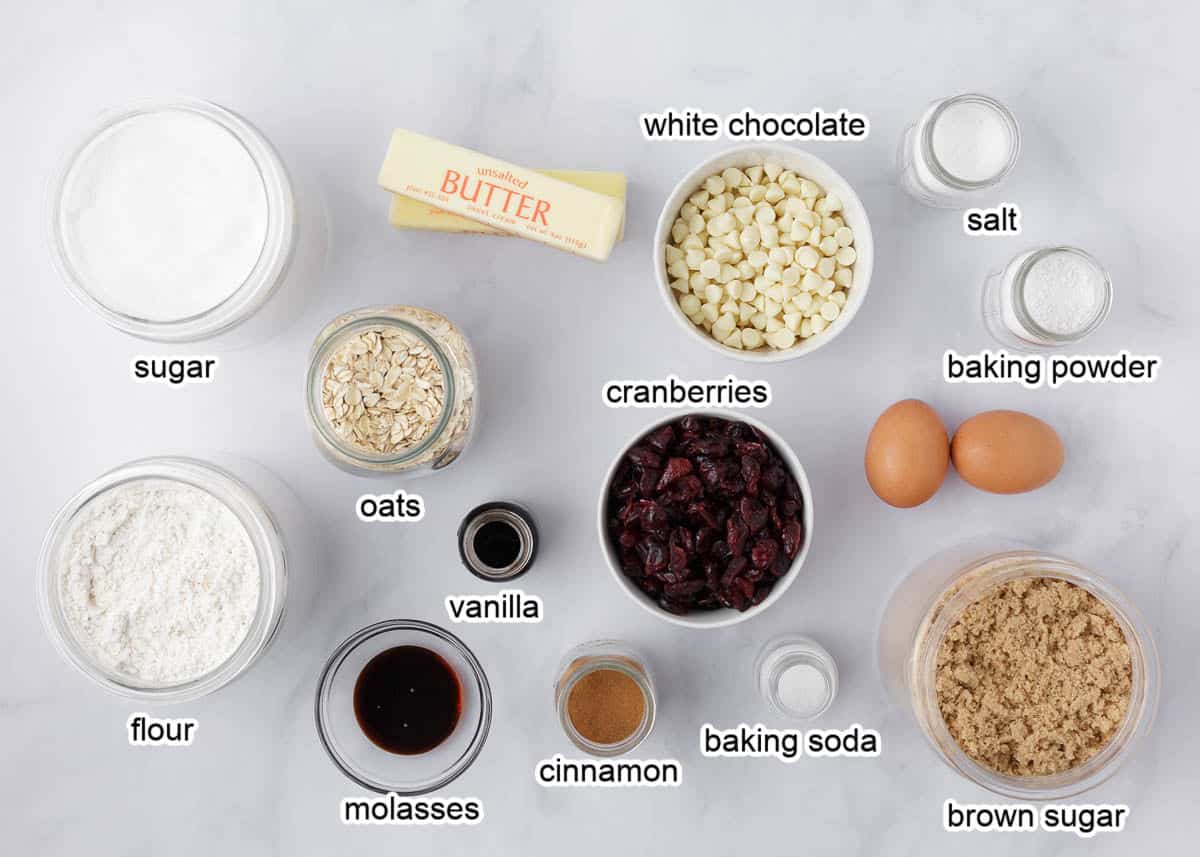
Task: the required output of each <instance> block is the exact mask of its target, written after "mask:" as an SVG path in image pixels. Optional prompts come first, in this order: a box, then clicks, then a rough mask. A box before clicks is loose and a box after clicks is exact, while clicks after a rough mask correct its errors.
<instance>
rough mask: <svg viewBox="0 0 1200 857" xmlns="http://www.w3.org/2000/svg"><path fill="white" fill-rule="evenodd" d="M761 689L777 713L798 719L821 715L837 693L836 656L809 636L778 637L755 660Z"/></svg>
mask: <svg viewBox="0 0 1200 857" xmlns="http://www.w3.org/2000/svg"><path fill="white" fill-rule="evenodd" d="M754 671H755V675H756V676H757V679H758V690H759V693H761V694H762V697H763V699H764V700H766V702H767V705H769V706H770V707H771V708H772V709H773V710H774V711H775V712H776V713H778V714H781V715H783V716H784V717H788V718H791V719H794V720H812V719H814V718H816V717H820V716H821V715H822V714H824V713H825V711H826V710H827V709H828V708H829V706H830V705H832V704H833V699H834V697H835V696H837V684H838V673H837V664H836V663H834V660H833V656H832V655H830V654H829V652H827V651H826V650H825V648H824V647H823V646H822V645H821V644H820V643H818V642H817V641H816V640H812V639H809V638H808V637H800V636H788V637H778V638H776V639H774V640H771V641H770V642H769V643H767V644H766V645H765V646H764V647H763V649H762V652H760V653H759V656H758V660H757V661H756V663H755V669H754Z"/></svg>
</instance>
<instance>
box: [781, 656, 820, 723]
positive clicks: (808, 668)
mask: <svg viewBox="0 0 1200 857" xmlns="http://www.w3.org/2000/svg"><path fill="white" fill-rule="evenodd" d="M778 696H779V702H780V704H781V705H783V707H784V708H787V709H788V710H790V711H791V712H793V713H794V714H795V715H796V716H798V717H810V716H812V715H814V714H816V713H818V712H820V710H821V709H822V708H824V706H825V703H826V702H827V701H828V700H829V682H828V681H827V680H826V678H825V674H824V673H822V672H821V671H820V670H819V669H817V668H816V667H814V666H812V665H811V664H805V663H800V664H795V665H793V666H790V667H788V668H787V669H785V670H784V671H783V673H782V674H781V675H780V676H779V687H778Z"/></svg>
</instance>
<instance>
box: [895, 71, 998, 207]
mask: <svg viewBox="0 0 1200 857" xmlns="http://www.w3.org/2000/svg"><path fill="white" fill-rule="evenodd" d="M1020 151H1021V132H1020V129H1019V128H1018V126H1017V120H1016V119H1015V118H1013V115H1012V113H1010V112H1009V110H1008V108H1007V107H1005V106H1004V105H1003V104H1001V103H1000V102H999V101H996V100H995V99H994V98H988V97H987V96H986V95H975V94H972V93H967V94H964V95H955V96H952V97H950V98H943V99H940V100H939V101H935V102H933V103H932V104H930V105H929V107H928V108H926V110H925V112H924V113H922V114H921V118H920V119H918V120H917V121H916V122H915V123H913V124H912V125H910V126H909V127H908V128H907V129H906V130H905V132H904V135H903V136H902V137H901V138H900V147H899V151H898V153H897V167H898V169H899V172H900V185H901V187H903V188H904V189H905V191H907V192H908V193H909V194H910V195H911V196H913V197H914V198H916V199H917V200H919V201H920V202H923V203H924V204H926V205H931V206H935V207H937V208H966V207H967V206H969V205H971V204H972V203H973V202H974V201H975V200H976V199H977V198H978V197H979V196H980V195H981V193H982V192H984V191H987V190H990V189H992V188H994V187H996V186H997V185H999V184H1000V182H1002V181H1003V180H1004V178H1005V177H1006V176H1007V175H1008V174H1009V173H1010V172H1012V168H1013V166H1014V165H1015V164H1016V163H1017V156H1018V155H1019V154H1020Z"/></svg>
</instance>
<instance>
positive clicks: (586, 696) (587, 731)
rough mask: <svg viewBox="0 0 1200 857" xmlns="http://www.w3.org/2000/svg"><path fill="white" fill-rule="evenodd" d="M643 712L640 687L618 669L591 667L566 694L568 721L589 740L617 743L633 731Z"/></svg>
mask: <svg viewBox="0 0 1200 857" xmlns="http://www.w3.org/2000/svg"><path fill="white" fill-rule="evenodd" d="M645 714H646V698H645V697H644V696H643V695H642V689H641V687H639V686H638V683H637V682H636V681H634V680H633V679H632V678H630V677H629V676H628V675H626V674H625V673H624V672H622V671H621V670H616V669H611V668H602V669H598V670H593V671H592V672H589V673H587V674H586V675H584V676H583V677H582V678H580V679H579V680H578V681H577V682H575V684H574V686H573V687H572V688H571V694H570V696H569V697H567V716H568V717H569V718H570V719H571V725H573V726H574V727H575V730H576V731H577V732H578V733H579V734H580V735H582V736H583V737H584V738H586V739H587V740H588V741H591V742H592V743H593V744H619V743H620V742H622V741H624V740H625V739H626V738H628V737H629V736H630V735H632V734H633V733H634V732H636V731H637V728H638V727H639V726H640V725H641V723H642V718H643V717H644V716H645Z"/></svg>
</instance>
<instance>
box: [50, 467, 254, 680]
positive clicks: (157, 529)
mask: <svg viewBox="0 0 1200 857" xmlns="http://www.w3.org/2000/svg"><path fill="white" fill-rule="evenodd" d="M59 586H60V593H61V596H62V607H63V612H64V614H65V617H66V620H67V624H68V626H69V627H70V628H71V631H72V633H73V634H74V635H75V638H76V639H77V640H78V641H79V642H80V644H81V645H82V646H83V647H84V648H85V649H86V650H87V651H88V652H90V653H91V655H92V656H93V658H94V659H95V660H96V661H97V662H98V663H99V664H100V665H102V666H104V667H107V668H108V669H111V670H114V671H116V672H118V673H120V674H123V675H125V676H128V677H130V678H133V679H136V680H138V681H140V682H146V683H152V684H179V683H181V682H185V681H188V680H191V679H195V678H199V677H200V676H202V675H204V674H206V673H208V672H210V671H212V670H213V669H215V668H216V667H218V666H220V665H221V664H222V663H224V662H225V661H226V660H228V658H229V656H230V655H232V654H233V652H234V651H235V650H236V649H237V647H238V646H239V645H240V644H241V642H242V640H243V639H245V637H246V633H247V631H248V630H249V628H250V624H251V622H252V621H253V619H254V616H255V613H256V611H257V608H258V596H259V571H258V558H257V556H256V554H255V552H254V547H253V545H252V544H251V542H250V536H249V534H248V533H247V532H246V528H245V527H244V526H243V525H242V523H241V521H239V520H238V518H237V516H235V515H234V514H233V512H232V511H231V510H230V509H229V507H228V506H226V505H225V504H224V503H222V502H221V501H220V500H218V499H217V498H216V497H214V496H213V495H211V494H209V493H208V492H206V491H202V490H201V489H199V488H195V487H193V486H191V485H186V484H183V483H181V482H174V481H170V480H165V479H145V480H139V481H135V482H127V483H124V484H121V485H118V486H116V487H114V488H111V489H109V490H107V491H105V492H104V493H103V494H100V495H99V496H97V497H95V498H94V499H93V500H91V501H90V502H89V503H88V504H87V505H86V506H84V507H83V509H82V510H80V512H79V513H78V516H77V519H76V521H75V522H74V524H73V526H72V529H71V531H70V533H69V535H68V537H67V538H66V539H65V541H64V545H63V548H62V551H61V554H60V556H59Z"/></svg>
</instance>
